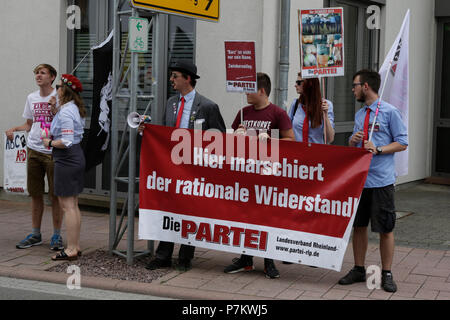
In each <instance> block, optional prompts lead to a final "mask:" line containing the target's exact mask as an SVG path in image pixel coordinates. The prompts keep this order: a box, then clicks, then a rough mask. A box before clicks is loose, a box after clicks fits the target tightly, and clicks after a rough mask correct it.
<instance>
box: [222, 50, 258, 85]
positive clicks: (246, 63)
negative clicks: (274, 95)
mask: <svg viewBox="0 0 450 320" xmlns="http://www.w3.org/2000/svg"><path fill="white" fill-rule="evenodd" d="M225 67H226V84H227V91H228V92H256V91H257V86H256V60H255V42H254V41H225Z"/></svg>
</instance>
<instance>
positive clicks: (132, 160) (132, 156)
mask: <svg viewBox="0 0 450 320" xmlns="http://www.w3.org/2000/svg"><path fill="white" fill-rule="evenodd" d="M132 17H139V14H138V12H137V10H136V9H134V8H133V9H132ZM130 68H131V88H130V93H131V98H130V108H129V110H128V113H131V112H135V111H136V110H137V107H136V104H137V82H138V54H137V53H136V52H132V53H131V66H130ZM129 145H130V149H129V153H128V235H127V263H128V264H129V265H131V264H133V259H134V213H135V194H134V192H135V187H136V129H132V128H130V141H129Z"/></svg>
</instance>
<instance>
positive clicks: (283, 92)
mask: <svg viewBox="0 0 450 320" xmlns="http://www.w3.org/2000/svg"><path fill="white" fill-rule="evenodd" d="M290 11H291V0H281V10H280V61H279V72H278V76H279V79H278V85H279V89H278V95H277V101H276V104H277V105H278V106H280V107H282V108H283V109H285V110H286V109H287V95H288V83H289V33H290V32H289V31H290V21H291V19H290V14H291V12H290Z"/></svg>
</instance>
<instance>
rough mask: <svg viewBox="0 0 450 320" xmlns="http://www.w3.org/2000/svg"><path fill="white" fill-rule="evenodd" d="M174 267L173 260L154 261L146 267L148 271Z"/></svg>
mask: <svg viewBox="0 0 450 320" xmlns="http://www.w3.org/2000/svg"><path fill="white" fill-rule="evenodd" d="M171 266H172V260H170V259H169V260H162V259H158V258H156V259H153V260H152V261H150V262H149V263H148V264H147V266H146V267H145V269H148V270H156V269H161V268H168V267H171Z"/></svg>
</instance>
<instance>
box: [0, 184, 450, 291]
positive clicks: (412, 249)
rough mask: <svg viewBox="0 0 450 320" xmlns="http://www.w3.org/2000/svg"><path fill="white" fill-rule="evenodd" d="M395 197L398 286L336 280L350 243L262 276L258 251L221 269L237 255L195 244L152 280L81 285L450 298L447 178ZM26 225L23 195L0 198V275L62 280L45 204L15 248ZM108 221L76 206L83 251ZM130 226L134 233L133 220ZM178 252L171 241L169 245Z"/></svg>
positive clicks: (102, 242)
mask: <svg viewBox="0 0 450 320" xmlns="http://www.w3.org/2000/svg"><path fill="white" fill-rule="evenodd" d="M396 205H397V210H398V211H403V212H406V216H405V217H403V218H401V219H399V220H397V226H396V231H395V232H396V235H397V234H398V236H397V246H396V248H395V255H394V265H393V268H392V272H393V275H394V279H395V281H396V282H397V285H398V291H397V292H396V293H394V294H392V293H387V292H384V291H383V290H382V289H381V290H376V289H374V290H369V289H368V288H367V286H366V284H365V283H358V284H353V285H350V286H341V285H339V284H337V282H338V280H339V279H340V278H341V277H342V276H344V275H345V274H346V273H347V272H348V271H349V270H350V269H351V268H352V267H353V254H352V246H351V243H350V244H349V246H348V249H347V252H346V255H345V258H344V262H343V265H342V270H341V272H335V271H330V270H325V269H320V268H318V269H314V268H310V267H308V266H303V265H296V264H293V265H284V264H282V263H281V262H279V261H278V262H276V265H277V268H278V269H279V271H280V274H281V277H280V278H279V279H266V278H265V276H264V274H263V272H262V270H263V259H261V258H255V259H254V262H255V267H256V270H255V271H252V272H246V273H237V274H224V273H223V269H224V267H225V266H226V265H228V264H230V263H231V261H232V259H233V258H234V257H236V256H237V255H235V254H230V253H224V252H219V251H213V250H207V249H202V248H197V249H196V252H195V258H194V260H193V268H192V269H191V270H190V271H188V272H179V271H176V270H175V269H170V272H169V273H167V274H165V275H163V276H162V277H160V278H158V279H157V280H154V281H153V282H152V283H142V282H141V283H140V282H133V281H125V280H114V279H110V278H103V277H87V276H83V275H81V276H82V278H81V286H82V287H90V288H96V289H104V290H115V291H121V292H129V293H138V294H149V295H154V296H161V297H170V298H176V299H191V300H197V299H198V300H207V299H215V300H236V299H238V300H247V299H249V300H260V299H264V300H268V299H283V300H317V299H324V300H411V299H420V300H450V236H449V230H450V186H436V185H427V184H419V185H413V186H412V187H410V188H407V189H401V190H399V191H397V200H396ZM410 213H412V214H411V215H409V214H410ZM136 220H138V219H136ZM30 225H31V218H30V204H29V203H24V202H16V201H7V200H0V250H1V252H2V253H1V254H0V276H3V277H11V278H20V279H28V280H37V281H47V282H52V283H61V284H66V282H67V279H68V277H69V276H70V274H67V273H63V272H49V271H46V270H48V269H50V268H51V267H54V266H55V265H58V264H60V263H62V262H53V261H52V260H51V259H50V257H51V256H52V254H54V252H52V251H50V250H49V246H48V245H49V241H50V237H51V235H52V220H51V208H50V207H46V208H45V213H44V218H43V222H42V234H43V241H44V243H43V245H41V246H38V247H33V248H30V249H25V250H19V249H16V248H15V245H16V243H17V242H18V241H19V240H21V239H23V238H24V236H25V235H26V234H27V233H29V231H30V228H31V226H30ZM108 226H109V216H108V215H107V214H100V213H94V212H88V211H82V228H81V229H82V231H81V247H82V249H83V255H86V254H88V253H89V252H92V251H95V250H97V249H104V250H107V248H108V235H109V231H108ZM135 230H136V233H137V230H138V229H137V224H136V228H135ZM64 235H65V228H63V237H64ZM64 239H65V237H64ZM370 239H371V242H370V244H369V249H368V254H367V259H366V267H367V266H369V265H378V266H380V265H381V263H380V253H379V250H378V243H377V242H378V239H377V236H376V235H371V236H370ZM122 242H123V243H122V244H121V247H122V248H125V247H126V243H125V239H124V240H122ZM146 245H147V241H139V240H137V239H136V241H135V248H136V250H139V249H144V248H145V247H146ZM177 252H178V247H177V246H176V248H175V251H174V253H175V254H176V253H177ZM175 258H176V257H175Z"/></svg>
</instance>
